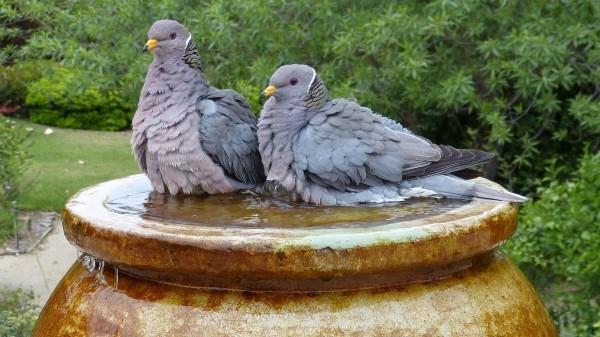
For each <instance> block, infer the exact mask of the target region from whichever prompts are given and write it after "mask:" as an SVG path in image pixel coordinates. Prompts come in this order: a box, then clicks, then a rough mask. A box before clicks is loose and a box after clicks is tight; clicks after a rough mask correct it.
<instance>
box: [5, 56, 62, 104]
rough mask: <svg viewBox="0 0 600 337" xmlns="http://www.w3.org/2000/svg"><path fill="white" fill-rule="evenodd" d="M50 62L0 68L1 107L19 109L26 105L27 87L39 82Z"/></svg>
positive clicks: (34, 62) (28, 62)
mask: <svg viewBox="0 0 600 337" xmlns="http://www.w3.org/2000/svg"><path fill="white" fill-rule="evenodd" d="M50 65H51V63H50V62H48V61H37V60H27V61H24V62H19V63H17V64H13V65H10V66H0V106H1V105H8V106H11V107H15V108H18V107H20V106H22V105H23V104H24V103H25V96H26V95H27V87H28V86H29V85H30V84H32V83H33V82H35V81H37V80H39V79H40V78H41V77H42V75H43V72H44V70H45V69H47V68H48V67H49V66H50Z"/></svg>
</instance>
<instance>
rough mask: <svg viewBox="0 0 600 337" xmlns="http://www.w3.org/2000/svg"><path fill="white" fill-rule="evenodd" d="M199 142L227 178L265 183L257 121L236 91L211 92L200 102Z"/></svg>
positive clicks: (248, 182) (252, 182)
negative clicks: (257, 134) (257, 135)
mask: <svg viewBox="0 0 600 337" xmlns="http://www.w3.org/2000/svg"><path fill="white" fill-rule="evenodd" d="M199 111H200V115H201V119H202V121H201V123H200V142H201V144H202V147H203V149H204V150H205V151H206V153H207V154H208V155H209V156H210V157H211V158H212V160H213V161H215V163H217V164H219V165H220V166H221V167H222V168H223V170H224V171H225V172H226V174H227V175H228V176H230V177H233V178H235V179H237V180H239V181H241V182H243V183H246V184H258V183H261V182H262V181H264V170H263V167H262V163H261V160H260V154H259V152H258V140H257V137H256V130H257V126H256V118H255V117H254V115H253V114H252V111H251V110H250V107H249V106H248V104H247V103H246V101H245V100H244V98H243V97H242V96H241V95H239V94H238V93H236V92H235V91H233V90H219V89H214V88H211V90H210V91H209V93H208V95H206V96H203V97H202V98H201V99H200V101H199Z"/></svg>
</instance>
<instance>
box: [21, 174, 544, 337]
mask: <svg viewBox="0 0 600 337" xmlns="http://www.w3.org/2000/svg"><path fill="white" fill-rule="evenodd" d="M481 183H484V184H488V186H491V187H493V188H501V187H499V186H497V185H494V184H493V183H491V182H489V181H486V180H481ZM151 192H152V191H151V187H150V185H149V184H148V181H147V179H146V178H145V177H144V176H143V175H137V176H131V177H127V178H124V179H119V180H113V181H109V182H106V183H103V184H100V185H97V186H94V187H91V188H89V189H86V190H84V191H82V192H80V193H79V194H78V195H76V196H75V197H73V198H72V199H71V200H70V201H69V202H68V204H67V205H66V207H65V210H64V213H63V226H64V231H65V235H66V237H67V239H68V240H69V241H70V242H71V243H72V244H74V245H75V246H77V248H78V249H79V250H81V251H82V252H83V253H84V255H83V256H82V258H81V260H80V261H79V262H78V263H76V264H75V265H74V266H73V267H72V268H71V270H70V271H69V273H68V274H67V275H66V276H65V278H64V279H63V280H62V281H61V283H60V284H59V286H58V288H57V289H56V290H55V292H54V293H53V295H52V296H51V298H50V300H49V301H48V303H47V304H46V306H45V307H44V310H43V311H42V313H41V315H40V317H39V319H38V322H37V325H36V327H35V329H34V330H35V331H34V334H33V336H34V337H42V336H48V337H60V336H69V337H78V336H93V337H100V336H102V337H104V336H131V337H137V336H139V337H153V336H156V337H158V336H194V337H196V336H232V337H233V336H235V337H238V336H258V337H263V336H293V337H299V336H331V337H333V336H394V337H401V336H411V337H412V336H430V337H431V336H448V337H449V336H461V337H469V336H481V337H483V336H486V337H488V336H523V337H525V336H540V337H546V336H547V337H554V336H556V332H555V330H554V327H553V325H552V322H551V321H550V319H549V317H548V315H547V313H546V311H545V310H544V307H543V305H542V303H541V302H540V300H539V298H538V297H537V295H536V293H535V291H534V289H533V288H532V287H531V285H530V284H529V283H528V281H527V280H526V279H525V278H524V276H523V275H522V274H521V273H520V272H519V270H518V269H517V268H516V267H515V266H514V265H513V264H512V263H511V262H510V261H508V260H507V258H506V257H504V256H503V255H502V254H501V253H499V252H498V251H497V248H498V247H499V246H500V245H502V243H503V242H504V241H505V240H507V239H508V238H509V237H510V235H512V233H513V232H514V230H515V229H516V224H517V221H516V214H517V209H516V207H514V206H513V205H511V204H509V203H506V202H491V201H483V200H471V201H466V200H451V199H432V198H427V199H411V200H409V201H407V202H402V203H396V204H383V205H361V206H352V207H351V206H348V207H315V206H308V205H304V204H297V203H289V202H284V201H281V200H277V199H273V198H269V197H265V196H262V195H257V194H255V193H252V192H245V193H239V194H229V195H217V196H200V197H198V196H196V197H183V196H178V197H171V196H166V195H157V194H156V193H151ZM84 262H85V265H86V268H84V267H83V265H82V264H83V263H84ZM88 270H91V271H88ZM115 273H116V274H115Z"/></svg>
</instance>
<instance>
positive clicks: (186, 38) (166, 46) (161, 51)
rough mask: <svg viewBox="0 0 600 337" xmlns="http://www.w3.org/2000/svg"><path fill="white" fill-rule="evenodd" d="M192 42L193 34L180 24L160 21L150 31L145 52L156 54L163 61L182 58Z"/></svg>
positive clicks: (171, 21)
mask: <svg viewBox="0 0 600 337" xmlns="http://www.w3.org/2000/svg"><path fill="white" fill-rule="evenodd" d="M191 40H192V34H191V33H190V32H189V31H188V30H187V29H186V28H185V27H184V26H183V25H182V24H180V23H179V22H177V21H173V20H158V21H156V22H155V23H154V24H153V25H152V27H150V30H149V31H148V42H146V44H145V45H144V50H145V51H146V50H148V51H151V52H153V53H154V57H155V58H158V59H162V60H167V59H172V58H181V57H183V56H184V54H185V51H186V48H187V47H188V45H189V44H190V42H191Z"/></svg>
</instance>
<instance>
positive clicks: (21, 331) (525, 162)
mask: <svg viewBox="0 0 600 337" xmlns="http://www.w3.org/2000/svg"><path fill="white" fill-rule="evenodd" d="M159 18H172V19H177V20H179V21H180V22H182V23H184V24H185V25H186V26H187V27H188V28H189V29H190V30H191V32H192V33H193V37H194V40H195V41H196V44H197V45H198V46H199V49H200V53H201V56H202V58H203V63H204V66H205V71H206V74H207V77H208V79H209V81H210V82H211V84H213V85H215V86H218V87H223V88H233V89H235V90H237V91H238V92H240V93H241V94H243V95H244V96H245V97H247V98H248V100H249V101H250V102H251V105H252V107H253V109H254V111H255V112H256V113H258V111H260V102H259V92H260V90H261V89H262V88H263V87H264V86H265V84H266V83H267V81H268V78H269V76H270V74H271V73H272V72H273V71H274V69H276V68H277V67H278V66H279V65H281V64H284V63H307V64H310V65H313V66H315V67H316V68H317V70H318V71H319V72H320V73H321V77H322V79H323V80H324V81H325V83H326V84H327V85H328V87H329V88H330V91H331V93H332V96H334V97H335V96H345V97H354V98H356V99H357V100H358V101H359V102H361V103H362V104H363V105H365V106H369V107H371V108H373V110H375V111H378V112H381V113H383V114H385V115H387V116H390V117H392V118H395V119H397V120H399V121H401V122H402V123H403V124H405V125H406V126H408V127H409V128H411V129H413V130H414V131H416V132H418V133H419V134H421V135H423V136H425V137H427V138H429V139H431V140H433V141H435V142H437V143H446V144H452V145H454V146H457V147H474V148H482V149H485V150H488V151H492V152H494V153H496V154H497V157H498V161H497V162H496V163H493V164H492V165H489V166H488V167H487V174H488V175H489V176H492V177H494V178H495V180H496V181H498V182H500V183H502V184H504V185H505V186H506V187H508V188H509V189H511V190H513V191H515V192H518V193H521V194H524V195H527V196H528V197H530V198H531V200H530V201H529V202H527V203H526V204H525V205H524V206H523V207H522V208H521V211H520V219H519V229H518V231H517V233H516V234H515V236H514V237H513V238H512V239H511V240H509V242H508V243H507V244H506V245H505V248H504V250H505V251H506V252H507V253H508V254H510V255H511V256H512V257H513V259H514V260H515V261H517V262H518V263H519V265H520V266H521V268H522V269H523V270H524V271H525V273H526V274H527V275H528V277H529V278H530V279H531V280H532V281H533V283H534V284H535V286H536V287H537V289H538V291H539V292H540V293H541V295H542V297H543V299H544V301H545V303H546V305H547V306H548V308H549V310H550V311H551V314H552V316H553V318H554V319H555V320H556V323H557V325H558V326H559V328H560V329H561V336H596V337H598V336H600V309H599V303H598V301H599V300H600V221H599V220H600V151H599V150H600V2H599V1H594V0H589V1H584V0H581V1H516V0H504V1H502V0H499V1H475V0H465V1H450V0H445V1H431V2H423V1H402V2H398V3H394V2H382V1H370V0H365V1H360V2H357V1H344V0H325V1H309V0H298V1H284V0H214V1H190V0H187V1H166V0H163V1H139V0H134V1H117V0H103V1H99V0H87V1H83V0H57V1H52V0H0V48H1V49H0V65H1V66H0V112H1V113H2V114H4V115H6V116H10V117H9V118H7V117H0V182H1V183H2V185H1V188H0V241H2V240H4V239H5V238H6V237H7V236H9V235H10V233H11V232H12V226H13V225H12V224H13V220H14V214H13V213H12V211H11V210H12V209H13V207H16V208H17V209H21V210H59V209H60V208H61V207H62V205H63V204H64V202H65V200H66V199H67V198H68V197H69V196H70V195H71V194H73V193H74V192H76V191H77V190H78V189H79V188H81V187H84V186H87V185H90V184H92V183H95V182H98V181H102V180H106V179H109V178H112V177H118V176H124V175H127V174H131V173H134V172H136V171H137V168H136V167H135V163H134V162H133V159H132V157H131V154H130V150H129V144H128V141H129V133H128V132H127V130H128V129H129V127H130V121H131V118H132V115H133V113H134V111H135V107H136V104H137V99H138V94H139V91H140V88H141V85H142V83H143V78H144V75H145V70H146V67H147V65H148V63H149V62H150V60H151V56H150V55H147V54H143V53H142V46H143V43H144V42H145V41H146V39H147V37H146V32H147V29H148V28H149V26H150V25H151V23H152V22H153V21H154V20H156V19H159ZM40 124H44V125H50V126H55V127H59V129H56V130H57V131H56V134H55V135H54V137H46V136H45V135H43V130H44V128H45V126H41V125H40ZM61 128H71V129H80V130H63V129H61ZM81 129H83V130H103V131H105V132H99V131H82V130H81ZM107 131H110V132H107ZM0 286H1V285H0ZM26 297H27V296H26V295H25V294H24V293H13V292H6V291H5V292H2V293H0V322H13V323H11V324H4V325H3V324H2V323H0V336H21V335H22V336H26V335H27V330H28V329H29V327H30V325H31V322H32V321H33V319H34V318H35V314H32V312H35V309H32V308H31V307H30V305H29V304H27V301H26Z"/></svg>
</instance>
